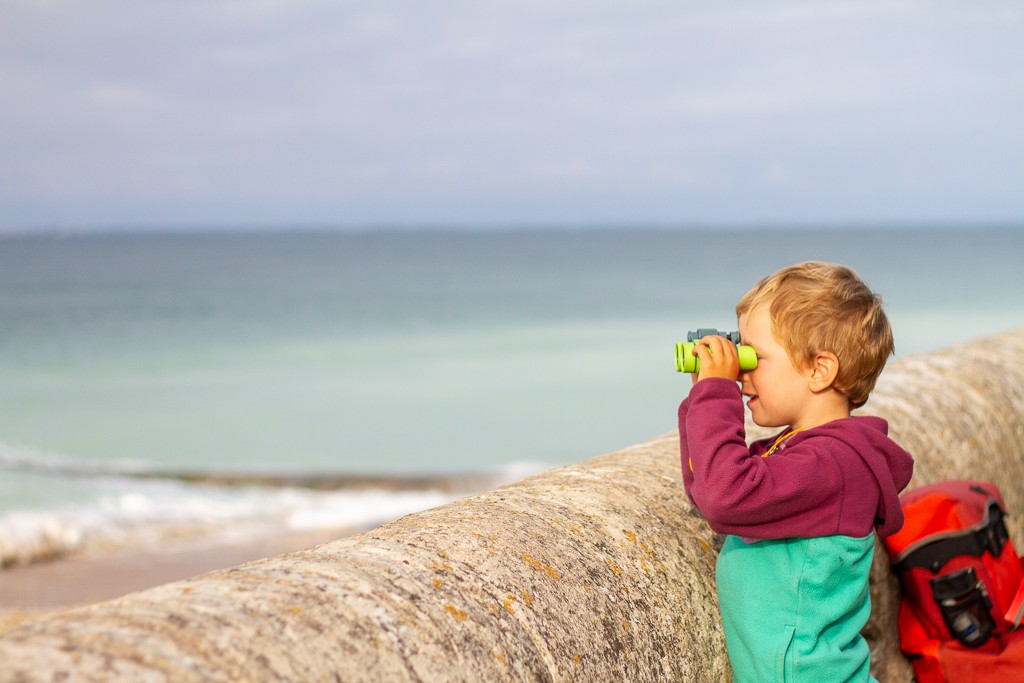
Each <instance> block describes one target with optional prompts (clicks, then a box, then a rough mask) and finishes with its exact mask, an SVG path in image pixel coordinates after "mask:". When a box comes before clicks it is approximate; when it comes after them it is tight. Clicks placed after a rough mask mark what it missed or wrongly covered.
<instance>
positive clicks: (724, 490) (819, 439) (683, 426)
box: [680, 379, 909, 540]
mask: <svg viewBox="0 0 1024 683" xmlns="http://www.w3.org/2000/svg"><path fill="white" fill-rule="evenodd" d="M687 401H688V403H687V405H686V406H685V410H684V407H683V406H681V407H680V449H681V453H682V456H683V465H684V483H685V482H686V480H687V475H686V470H687V469H688V468H689V467H688V464H692V472H691V473H690V475H689V476H690V481H689V484H688V488H687V490H688V493H689V494H690V497H691V499H692V500H693V502H694V504H696V505H697V507H698V508H699V509H700V511H701V512H702V513H703V514H704V516H705V517H706V518H707V520H708V523H709V524H710V525H711V527H712V528H713V529H714V530H715V531H717V532H719V533H731V534H736V535H738V536H742V537H745V538H751V539H759V540H764V539H775V538H789V537H794V536H801V537H809V536H826V535H831V534H844V535H849V536H856V537H861V536H866V535H867V534H869V533H871V531H872V529H873V528H874V527H875V526H876V524H879V522H880V521H881V522H884V523H885V524H886V525H887V526H889V525H892V524H896V523H898V524H902V516H901V511H900V510H899V504H898V499H897V502H896V505H895V509H893V507H892V502H891V501H892V500H893V498H894V497H895V495H896V494H898V488H902V486H904V485H905V482H904V483H903V484H902V485H899V483H898V479H900V476H893V475H892V473H891V472H890V468H889V465H888V462H887V461H886V457H885V456H884V455H877V454H876V453H875V452H874V451H875V450H877V447H878V446H877V444H875V443H860V441H862V440H864V439H867V440H871V439H872V438H873V437H863V438H862V437H860V436H858V437H856V438H853V439H852V441H853V443H851V439H847V438H843V437H844V436H845V433H846V432H847V431H851V427H850V426H849V425H847V426H838V427H836V426H832V427H823V428H816V429H813V430H807V431H805V432H799V433H797V434H795V435H794V436H792V437H790V438H789V439H787V441H785V442H783V445H782V446H781V447H780V449H779V450H778V451H777V452H776V453H775V454H774V455H772V456H771V457H768V458H762V457H760V453H762V452H763V451H764V447H763V443H759V444H755V445H754V447H753V449H748V447H747V445H746V442H745V439H744V428H743V403H742V397H741V396H740V392H739V388H738V387H737V385H736V384H735V383H733V382H729V381H728V380H714V379H706V380H702V381H700V382H698V383H697V384H696V385H694V388H693V390H692V391H691V392H690V396H689V397H688V398H687ZM868 419H877V418H851V420H868ZM843 422H846V421H845V420H839V421H837V423H843ZM880 422H882V423H883V424H884V421H880ZM852 431H853V433H857V434H859V433H860V431H863V430H862V429H860V428H859V427H858V429H856V430H852ZM837 432H838V433H837ZM880 436H881V438H882V439H885V440H886V441H887V438H886V437H885V435H884V432H883V433H881V434H880ZM875 440H877V439H875ZM888 443H890V444H892V442H891V441H889V442H888ZM892 445H893V446H895V444H892ZM858 448H859V449H862V450H865V451H868V456H867V459H869V460H870V459H874V460H876V461H878V462H873V463H869V462H867V461H866V459H865V457H863V456H862V454H861V453H860V452H859V451H858ZM896 448H897V449H898V447H896ZM899 451H900V452H901V453H903V454H904V455H906V454H905V452H903V451H902V449H899ZM906 457H907V458H909V456H906ZM908 478H909V477H908ZM880 480H882V481H880ZM897 487H898V488H897ZM886 489H888V491H887V490H886ZM883 507H884V508H886V509H887V513H886V514H887V515H888V519H885V520H879V519H878V517H879V512H878V511H879V510H880V509H882V508H883ZM897 516H899V519H898V520H897V519H896V517H897ZM897 528H898V526H897Z"/></svg>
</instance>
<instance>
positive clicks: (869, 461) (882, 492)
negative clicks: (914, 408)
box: [791, 416, 914, 536]
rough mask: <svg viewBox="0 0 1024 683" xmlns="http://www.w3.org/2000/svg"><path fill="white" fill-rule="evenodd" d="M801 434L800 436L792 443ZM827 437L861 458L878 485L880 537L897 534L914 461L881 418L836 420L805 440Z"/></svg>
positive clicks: (810, 434)
mask: <svg viewBox="0 0 1024 683" xmlns="http://www.w3.org/2000/svg"><path fill="white" fill-rule="evenodd" d="M801 434H804V432H799V433H797V434H795V435H794V436H793V437H792V439H791V440H793V441H796V440H797V437H799V436H801ZM813 435H827V436H829V437H831V438H834V439H837V440H839V441H841V442H843V443H845V444H846V445H847V446H848V447H849V448H850V450H851V451H852V452H853V453H855V454H856V455H857V457H859V458H860V460H861V462H863V463H864V464H865V465H866V466H867V468H868V469H869V470H870V471H871V474H872V476H873V477H874V478H875V481H876V482H877V483H878V491H879V496H878V505H877V508H876V510H875V525H876V527H877V529H878V534H879V535H880V536H889V535H891V534H894V533H896V532H897V531H899V530H900V528H901V527H902V526H903V508H902V507H901V506H900V497H899V496H900V491H902V490H903V489H904V488H906V486H907V484H909V483H910V477H911V475H912V474H913V473H914V459H913V457H911V455H910V453H908V452H907V451H906V450H904V449H903V448H902V447H901V446H900V445H899V444H897V443H896V442H895V441H893V440H892V439H890V438H889V424H888V423H887V422H886V421H885V420H883V419H882V418H880V417H873V416H859V417H850V418H846V419H842V420H836V421H834V422H830V423H828V424H825V425H821V426H820V427H817V428H815V429H813V430H808V432H807V436H813Z"/></svg>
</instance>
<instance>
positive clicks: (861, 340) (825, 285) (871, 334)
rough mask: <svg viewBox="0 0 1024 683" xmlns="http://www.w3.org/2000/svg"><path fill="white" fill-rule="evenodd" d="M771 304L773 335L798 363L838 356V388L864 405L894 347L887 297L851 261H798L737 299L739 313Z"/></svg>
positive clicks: (853, 402) (802, 365) (854, 403)
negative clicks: (846, 263) (884, 306)
mask: <svg viewBox="0 0 1024 683" xmlns="http://www.w3.org/2000/svg"><path fill="white" fill-rule="evenodd" d="M759 306H767V310H768V316H769V318H770V320H771V330H772V335H773V336H774V337H775V340H776V341H777V342H778V343H779V344H781V345H782V347H783V348H784V349H786V352H787V353H788V354H789V358H790V360H791V361H792V362H793V365H794V366H796V367H798V368H806V367H808V366H809V365H810V364H811V362H812V361H813V360H814V357H815V356H816V355H817V354H818V353H820V352H822V351H830V352H832V353H834V354H835V355H836V357H837V358H838V359H839V374H838V375H837V376H836V380H835V382H834V383H833V385H832V386H833V388H835V389H836V391H838V392H839V393H840V394H842V395H843V396H846V398H847V399H848V400H849V401H850V405H851V407H853V408H858V407H860V406H862V405H864V403H865V402H867V400H868V395H869V394H870V393H871V390H872V389H874V388H875V381H876V380H877V379H878V375H879V374H881V372H882V368H884V367H885V362H886V360H888V358H889V356H891V355H892V353H893V350H894V344H893V338H892V329H891V328H890V327H889V319H888V318H887V317H886V315H885V311H883V310H882V299H881V297H879V296H878V295H877V294H875V293H874V292H872V291H871V290H870V289H868V287H867V285H866V284H864V281H863V280H861V279H860V277H859V276H858V275H857V274H856V273H855V272H854V271H853V270H852V269H851V268H848V267H847V266H843V265H838V264H835V263H824V262H820V261H809V262H807V263H798V264H796V265H794V266H789V267H787V268H783V269H782V270H779V271H778V272H776V273H774V274H772V275H769V276H767V277H765V278H763V279H762V280H761V281H760V282H758V283H757V284H756V285H754V287H753V288H752V289H751V290H750V291H749V292H747V293H746V294H745V295H744V296H743V298H742V299H740V301H739V303H738V304H736V315H737V316H740V315H744V314H749V313H750V312H751V311H752V310H753V309H755V308H757V307H759Z"/></svg>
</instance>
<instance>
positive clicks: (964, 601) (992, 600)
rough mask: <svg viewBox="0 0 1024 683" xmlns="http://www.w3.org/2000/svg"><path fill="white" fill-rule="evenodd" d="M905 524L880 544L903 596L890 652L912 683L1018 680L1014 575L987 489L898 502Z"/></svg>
mask: <svg viewBox="0 0 1024 683" xmlns="http://www.w3.org/2000/svg"><path fill="white" fill-rule="evenodd" d="M900 501H901V503H902V506H903V513H904V516H905V519H906V521H905V522H904V524H903V528H902V529H901V530H900V531H899V532H898V533H896V534H894V535H892V536H889V537H887V538H884V539H882V543H883V544H884V545H885V549H886V550H887V551H888V553H889V557H890V558H891V559H892V567H893V570H894V571H895V572H896V574H897V576H898V577H899V579H900V584H901V585H902V587H903V597H902V598H901V600H900V611H899V631H900V649H902V650H903V652H904V654H906V655H907V657H908V658H909V659H910V660H911V663H912V664H913V666H914V673H915V674H916V677H917V681H918V683H933V682H934V683H939V682H942V681H953V682H958V681H970V682H971V683H975V682H978V683H981V682H984V681H999V682H1001V683H1005V682H1006V681H1013V680H1024V629H1020V630H1017V627H1018V626H1019V625H1020V623H1021V617H1022V616H1024V567H1022V561H1021V558H1019V557H1018V556H1017V553H1016V551H1015V550H1014V547H1013V543H1012V542H1011V540H1010V537H1009V534H1008V533H1007V530H1006V523H1005V522H1004V521H1003V518H1004V517H1005V516H1006V505H1005V503H1004V502H1003V497H1002V495H1001V494H1000V493H999V489H998V488H997V487H996V486H995V484H992V483H990V482H982V481H944V482H940V483H937V484H931V485H928V486H922V487H919V488H915V489H911V490H909V491H907V492H905V493H904V494H903V495H902V496H901V497H900Z"/></svg>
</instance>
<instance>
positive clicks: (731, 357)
mask: <svg viewBox="0 0 1024 683" xmlns="http://www.w3.org/2000/svg"><path fill="white" fill-rule="evenodd" d="M693 353H694V355H695V356H697V358H699V359H700V372H699V373H695V375H694V382H698V381H700V380H702V379H706V378H708V377H722V378H724V379H728V380H732V381H733V382H736V381H738V380H739V376H740V356H739V352H738V351H737V350H736V345H735V344H733V343H732V342H731V341H729V340H728V339H725V338H724V337H704V338H703V339H701V340H700V341H699V342H697V344H696V345H694V348H693Z"/></svg>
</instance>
